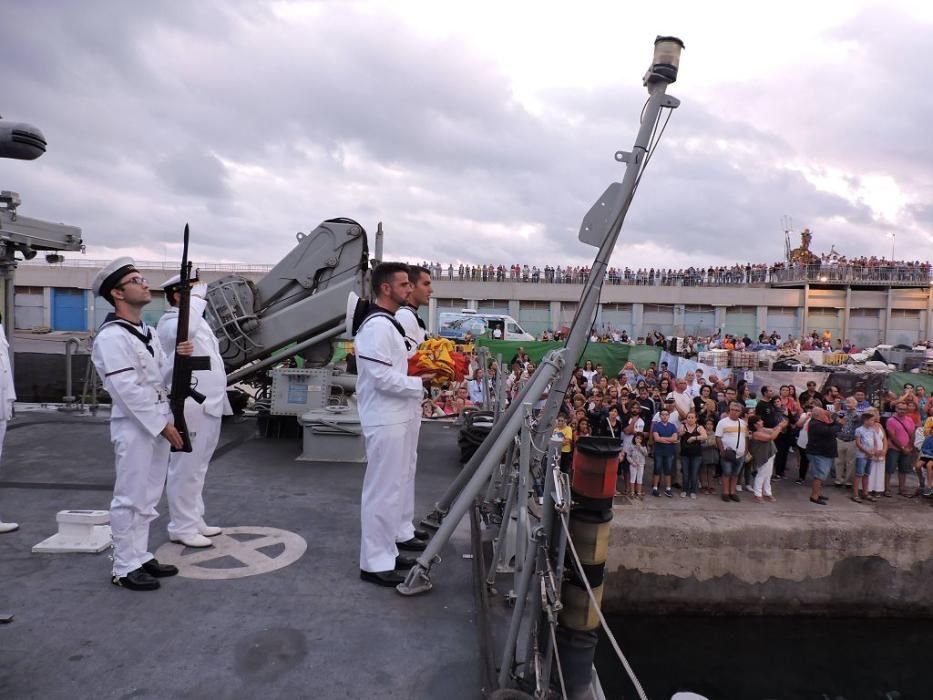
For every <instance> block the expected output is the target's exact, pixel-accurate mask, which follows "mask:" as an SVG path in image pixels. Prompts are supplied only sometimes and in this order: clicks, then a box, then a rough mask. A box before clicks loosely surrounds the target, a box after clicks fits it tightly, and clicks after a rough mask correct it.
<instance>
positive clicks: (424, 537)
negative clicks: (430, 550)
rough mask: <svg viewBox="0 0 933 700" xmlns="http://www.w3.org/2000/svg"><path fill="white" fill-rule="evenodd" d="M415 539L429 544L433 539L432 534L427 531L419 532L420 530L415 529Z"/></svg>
mask: <svg viewBox="0 0 933 700" xmlns="http://www.w3.org/2000/svg"><path fill="white" fill-rule="evenodd" d="M415 539H416V540H422V541H423V542H427V541H428V540H429V539H431V533H429V532H428V531H427V530H419V529H418V528H415Z"/></svg>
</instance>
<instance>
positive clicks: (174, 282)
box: [159, 275, 181, 291]
mask: <svg viewBox="0 0 933 700" xmlns="http://www.w3.org/2000/svg"><path fill="white" fill-rule="evenodd" d="M179 284H181V275H172V276H171V277H169V278H168V279H167V280H165V281H164V282H163V283H162V284H160V285H159V286H160V287H161V288H162V289H164V290H166V291H167V290H169V289H170V288H171V287H177V286H178V285H179Z"/></svg>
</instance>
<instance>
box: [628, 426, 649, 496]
mask: <svg viewBox="0 0 933 700" xmlns="http://www.w3.org/2000/svg"><path fill="white" fill-rule="evenodd" d="M647 456H648V448H647V447H645V445H644V436H643V435H642V433H635V435H634V436H633V437H632V442H631V444H628V445H626V446H625V457H626V459H627V460H628V467H629V482H628V495H629V498H638V499H641V498H644V494H643V493H642V488H641V484H642V481H643V480H644V477H645V458H646V457H647Z"/></svg>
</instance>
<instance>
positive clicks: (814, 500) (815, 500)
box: [810, 496, 829, 506]
mask: <svg viewBox="0 0 933 700" xmlns="http://www.w3.org/2000/svg"><path fill="white" fill-rule="evenodd" d="M810 503H816V505H818V506H825V505H827V504H828V503H829V499H828V498H826V497H825V496H820V497H819V498H812V497H811V498H810Z"/></svg>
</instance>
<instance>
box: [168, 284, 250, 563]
mask: <svg viewBox="0 0 933 700" xmlns="http://www.w3.org/2000/svg"><path fill="white" fill-rule="evenodd" d="M180 282H181V276H180V275H175V276H174V277H172V278H170V279H167V280H165V282H163V283H162V289H163V290H165V299H166V301H168V303H169V305H170V307H171V308H169V309H168V311H166V312H165V314H164V315H163V316H162V318H160V319H159V323H158V325H157V327H156V333H157V335H158V336H159V343H160V344H161V345H162V349H163V350H164V351H165V354H166V355H167V356H168V358H169V360H170V361H174V355H175V352H174V347H175V338H176V334H177V332H178V303H179V300H180V296H181V295H180V293H179V286H178V285H179V284H180ZM206 293H207V285H204V284H199V285H196V286H195V287H194V288H193V289H192V290H191V305H190V315H189V317H188V318H189V322H188V339H189V340H190V341H191V342H192V343H193V344H194V354H195V355H197V356H206V357H209V358H210V363H211V368H210V369H209V370H198V371H195V372H194V374H193V376H194V380H195V381H196V382H197V389H198V391H199V392H201V393H202V394H203V395H204V396H205V397H206V398H205V400H204V402H203V403H200V404H199V403H198V402H197V401H195V400H194V399H193V398H190V397H189V398H188V399H187V400H186V401H185V422H186V423H187V424H188V432H189V434H190V435H191V447H192V451H191V452H173V453H172V454H171V457H170V458H169V463H168V482H167V483H166V486H165V493H166V498H167V500H168V512H169V523H168V536H169V539H170V540H172V541H173V542H179V543H181V544H183V545H185V546H187V547H210V546H211V545H212V542H211V540H210V539H208V538H210V537H215V536H216V535H219V534H220V533H221V532H223V531H222V530H221V529H220V528H219V527H216V526H214V525H208V524H207V523H206V522H205V521H204V498H203V495H202V494H203V491H204V478H205V477H206V476H207V467H208V465H209V464H210V461H211V457H212V456H213V454H214V450H215V449H216V448H217V442H218V441H219V440H220V425H221V420H222V417H223V416H229V415H232V414H233V410H232V409H231V408H230V401H229V399H228V398H227V375H226V373H225V372H224V363H223V359H222V358H221V356H220V347H219V346H218V344H217V337H216V336H215V335H214V332H213V331H212V330H211V327H210V326H209V325H208V323H207V321H206V320H205V319H204V310H205V309H206V308H207V302H206V301H205V297H206Z"/></svg>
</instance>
